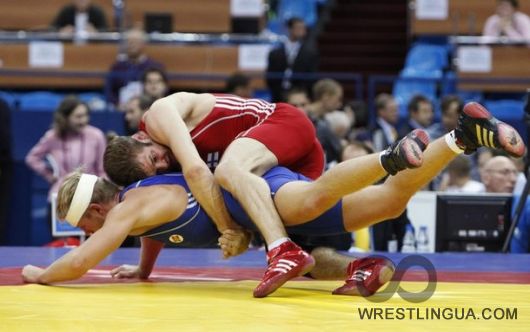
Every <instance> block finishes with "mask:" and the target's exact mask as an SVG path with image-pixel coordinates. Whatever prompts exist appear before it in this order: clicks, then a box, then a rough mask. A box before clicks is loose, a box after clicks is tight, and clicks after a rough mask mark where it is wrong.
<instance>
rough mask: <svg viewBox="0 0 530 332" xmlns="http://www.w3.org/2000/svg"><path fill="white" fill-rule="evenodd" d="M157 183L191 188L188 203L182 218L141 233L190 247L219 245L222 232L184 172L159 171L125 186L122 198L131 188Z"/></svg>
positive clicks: (167, 242)
mask: <svg viewBox="0 0 530 332" xmlns="http://www.w3.org/2000/svg"><path fill="white" fill-rule="evenodd" d="M155 185H177V186H181V187H184V189H186V191H187V192H188V205H187V206H186V210H185V211H184V213H183V214H182V215H181V216H180V217H179V218H177V219H175V220H173V221H170V222H168V223H166V224H163V225H160V226H158V227H155V228H153V229H150V230H149V231H147V232H145V233H144V234H142V235H139V236H140V237H144V236H146V237H149V238H151V239H153V240H157V241H160V242H164V243H165V244H166V245H168V246H178V247H188V248H189V247H193V248H206V247H216V246H217V239H218V238H219V236H220V234H219V232H218V231H217V228H216V227H215V224H214V223H213V222H212V220H211V219H210V217H209V216H208V215H207V214H206V212H205V211H204V210H203V209H202V208H201V206H200V205H199V203H197V201H196V200H195V197H193V196H192V195H191V191H190V188H189V187H188V184H187V183H186V180H184V176H183V175H182V174H181V173H171V174H163V175H156V176H152V177H150V178H147V179H144V180H140V181H138V182H136V183H133V184H132V185H130V186H128V187H127V188H125V189H123V190H122V192H121V193H120V201H121V200H122V199H123V195H124V194H125V193H126V192H127V191H128V190H131V189H134V188H137V187H147V186H155ZM153 199H156V197H153Z"/></svg>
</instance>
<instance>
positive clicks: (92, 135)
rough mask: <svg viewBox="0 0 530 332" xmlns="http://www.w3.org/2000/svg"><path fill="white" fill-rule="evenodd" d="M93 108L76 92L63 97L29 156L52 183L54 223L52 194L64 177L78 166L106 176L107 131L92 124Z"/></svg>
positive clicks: (30, 164)
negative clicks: (90, 111) (104, 132)
mask: <svg viewBox="0 0 530 332" xmlns="http://www.w3.org/2000/svg"><path fill="white" fill-rule="evenodd" d="M89 119H90V118H89V109H88V106H87V105H86V104H84V103H83V102H81V101H80V100H79V99H78V98H77V97H75V96H68V97H65V98H64V99H63V101H62V102H61V103H60V104H59V107H58V108H57V110H56V111H55V113H54V116H53V125H52V129H50V130H48V131H47V132H46V133H45V134H44V136H42V137H41V139H40V140H39V142H38V143H37V144H36V145H35V146H34V147H33V148H32V149H31V150H30V151H29V153H28V154H27V156H26V164H27V165H28V167H29V168H30V169H32V170H33V171H34V172H35V173H37V174H39V175H40V176H42V177H43V178H44V179H45V180H46V181H47V182H48V183H49V184H50V190H49V192H48V202H49V204H48V220H49V221H50V223H51V198H52V194H53V193H57V191H58V190H59V186H60V184H61V181H62V179H63V178H64V177H65V176H66V175H67V174H68V173H70V172H72V171H74V170H75V169H76V168H78V167H81V166H82V167H83V168H84V170H85V172H87V173H90V174H95V175H98V176H105V172H104V170H103V153H104V152H105V147H106V141H105V135H104V134H103V132H102V131H101V130H99V129H98V128H96V127H93V126H91V125H89V124H88V122H89Z"/></svg>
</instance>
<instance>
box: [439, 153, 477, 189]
mask: <svg viewBox="0 0 530 332" xmlns="http://www.w3.org/2000/svg"><path fill="white" fill-rule="evenodd" d="M438 190H439V191H444V192H448V193H482V192H484V191H485V188H484V185H483V184H482V183H480V182H478V181H475V180H472V179H471V162H470V161H469V157H468V156H466V155H459V156H457V157H456V158H455V159H453V161H451V162H450V163H449V165H447V168H446V172H445V174H444V175H443V177H442V182H441V184H440V187H439V188H438Z"/></svg>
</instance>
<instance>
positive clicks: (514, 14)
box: [482, 0, 530, 42]
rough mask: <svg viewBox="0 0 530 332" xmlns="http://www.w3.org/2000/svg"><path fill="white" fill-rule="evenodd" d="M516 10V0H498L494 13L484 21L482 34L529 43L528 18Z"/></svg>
mask: <svg viewBox="0 0 530 332" xmlns="http://www.w3.org/2000/svg"><path fill="white" fill-rule="evenodd" d="M518 8H519V2H518V1H517V0H498V1H497V10H496V13H495V14H494V15H492V16H490V17H489V18H488V19H487V20H486V23H485V24H484V31H483V33H482V34H483V35H484V36H492V37H501V36H505V37H508V38H509V39H511V40H514V41H521V40H526V41H529V42H530V17H529V16H528V15H526V14H524V13H522V12H520V11H518V10H517V9H518Z"/></svg>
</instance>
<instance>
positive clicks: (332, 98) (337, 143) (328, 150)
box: [306, 79, 343, 167]
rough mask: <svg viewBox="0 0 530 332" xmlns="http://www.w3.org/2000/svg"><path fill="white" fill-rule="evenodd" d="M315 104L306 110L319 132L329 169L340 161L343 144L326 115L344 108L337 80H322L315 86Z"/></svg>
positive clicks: (318, 135)
mask: <svg viewBox="0 0 530 332" xmlns="http://www.w3.org/2000/svg"><path fill="white" fill-rule="evenodd" d="M313 96H314V100H313V102H312V103H311V104H310V105H309V106H308V107H307V108H306V109H307V114H308V116H309V118H311V121H313V124H314V125H315V128H316V131H317V137H318V140H319V141H320V144H322V148H323V149H324V153H325V155H326V164H327V165H328V167H330V166H332V165H334V164H335V163H337V162H338V161H340V157H341V153H342V142H341V140H340V138H339V137H337V135H335V133H334V132H333V131H332V130H331V128H330V126H329V123H328V122H327V121H326V120H325V115H326V114H328V113H330V112H333V111H335V110H337V109H339V108H340V107H341V106H342V96H343V89H342V86H341V85H340V84H339V83H338V82H337V81H335V80H332V79H322V80H320V81H318V82H316V83H315V85H314V86H313Z"/></svg>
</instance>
